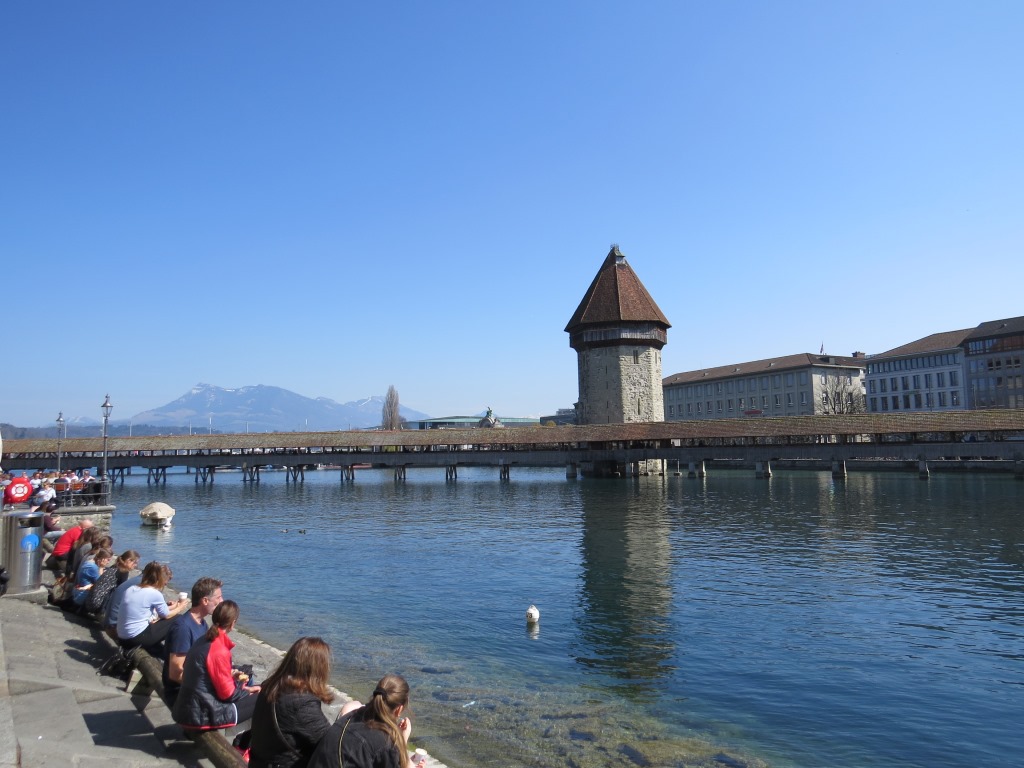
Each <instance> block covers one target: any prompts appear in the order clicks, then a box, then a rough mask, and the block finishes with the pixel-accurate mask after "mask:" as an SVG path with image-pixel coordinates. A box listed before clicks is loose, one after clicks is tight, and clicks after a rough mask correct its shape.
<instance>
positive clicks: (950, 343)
mask: <svg viewBox="0 0 1024 768" xmlns="http://www.w3.org/2000/svg"><path fill="white" fill-rule="evenodd" d="M973 332H974V329H973V328H965V329H963V330H960V331H944V332H943V333H933V334H932V335H931V336H925V337H924V338H923V339H918V340H917V341H912V342H910V343H909V344H904V345H903V346H902V347H896V349H890V350H889V351H888V352H882V353H881V354H878V355H872V356H871V358H872V360H877V359H878V358H880V357H905V356H907V355H924V354H927V353H929V352H941V351H942V350H945V349H956V348H957V347H959V346H960V344H961V343H963V340H964V339H966V338H967V337H968V336H970V335H971V333H973Z"/></svg>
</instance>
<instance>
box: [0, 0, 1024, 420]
mask: <svg viewBox="0 0 1024 768" xmlns="http://www.w3.org/2000/svg"><path fill="white" fill-rule="evenodd" d="M1022 29H1024V4H1021V3H1019V2H986V3H965V2H958V3H948V2H936V1H935V0H928V1H927V2H925V1H921V2H915V1H912V0H907V1H905V2H897V3H893V2H827V3H822V2H774V3H754V2H742V3H741V2H699V3H698V2H641V3H621V2H616V3H612V2H594V1H593V0H588V1H587V2H553V3H552V2H522V3H506V4H500V5H499V4H492V3H476V2H429V3H428V2H418V3H412V2H410V3H387V2H385V3H358V4H356V3H343V2H304V3H295V4H283V3H269V2H244V3H243V2H217V3H194V2H193V3H189V2H186V3H173V4H170V3H164V4H158V3H137V2H107V3H101V4H94V3H80V2H45V3H40V2H17V1H15V0H10V1H9V2H5V3H3V4H0V263H2V264H3V272H4V276H5V281H4V282H5V295H6V301H5V303H4V314H3V317H4V320H3V325H4V328H5V330H6V337H7V342H8V345H9V346H11V347H14V346H17V347H20V348H21V349H22V350H23V351H24V354H21V355H15V354H8V356H7V361H6V363H5V364H4V371H3V374H2V376H0V380H2V382H3V384H2V393H3V395H2V397H0V421H6V422H10V423H14V424H19V425H43V424H48V423H51V422H52V421H53V419H54V418H55V417H56V415H57V412H58V411H63V412H64V415H65V416H66V417H71V418H74V417H80V416H86V417H90V418H98V417H99V404H100V403H101V402H102V401H103V396H104V395H105V394H107V393H108V392H109V393H110V396H111V399H112V401H113V402H114V404H115V412H114V417H115V418H128V417H130V416H131V415H133V414H135V413H137V412H139V411H142V410H144V409H147V408H151V407H157V406H160V405H163V404H164V403H166V402H168V401H170V400H173V399H174V398H176V397H178V396H180V395H181V394H183V393H184V392H186V391H187V390H188V389H189V388H190V387H192V386H193V385H194V384H196V383H197V382H208V383H212V384H217V385H220V386H224V387H238V386H244V385H248V384H271V385H276V386H281V387H285V388H287V389H292V390H294V391H296V392H299V393H300V394H303V395H307V396H310V397H318V396H323V397H329V398H332V399H334V400H338V401H341V402H344V401H348V400H354V399H359V398H362V397H365V396H369V395H375V394H383V393H384V392H385V391H386V390H387V387H388V385H390V384H393V385H395V387H396V388H397V389H398V392H399V394H400V397H401V400H402V402H403V404H405V405H408V406H410V407H412V408H415V409H418V410H421V411H425V412H427V413H430V414H431V415H434V416H445V415H453V414H465V413H476V412H478V411H481V410H483V409H484V408H486V407H487V406H491V407H492V408H494V410H495V412H496V413H497V414H499V415H504V416H527V415H540V414H542V413H549V412H552V411H553V410H554V409H555V408H558V407H566V406H570V405H571V404H572V403H573V401H574V400H575V399H576V396H577V382H576V358H575V353H574V352H573V351H572V350H571V349H570V348H569V346H568V336H567V334H565V333H564V332H563V329H564V327H565V324H566V322H567V321H568V319H569V317H570V316H571V315H572V313H573V311H574V310H575V308H576V305H577V304H578V302H579V300H580V299H581V298H582V296H583V293H584V292H585V290H586V288H587V286H588V285H589V283H590V280H591V279H592V278H593V276H594V274H595V272H596V271H597V269H598V267H599V266H600V264H601V262H602V260H603V258H604V256H605V254H606V253H607V251H608V248H609V245H610V244H611V243H618V244H619V246H620V248H621V249H622V251H623V252H624V253H625V254H626V256H627V258H628V260H629V262H630V264H631V265H632V266H633V268H634V270H635V271H636V272H637V274H638V275H639V277H640V279H641V280H642V281H643V282H644V283H645V284H646V286H647V288H648V289H649V290H650V292H651V293H652V295H653V296H654V298H655V300H656V301H657V302H658V304H659V305H660V307H661V308H662V310H663V311H664V312H665V314H666V316H667V317H668V318H669V320H670V321H671V322H672V324H673V328H672V329H671V331H670V332H669V344H668V346H666V347H665V349H664V353H663V363H664V367H663V372H664V374H665V375H669V374H671V373H676V372H680V371H686V370H692V369H697V368H702V367H709V366H717V365H726V364H729V363H734V362H741V361H745V360H753V359H759V358H763V357H773V356H777V355H784V354H791V353H795V352H813V351H817V350H818V348H819V347H820V345H821V344H824V345H825V349H826V351H828V352H832V353H835V354H849V353H851V352H852V351H854V350H861V351H864V352H867V353H877V352H882V351H885V350H887V349H890V348H892V347H896V346H898V345H901V344H904V343H906V342H908V341H912V340H914V339H917V338H920V337H922V336H925V335H928V334H930V333H933V332H938V331H943V330H952V329H956V328H967V327H972V326H974V325H977V324H978V323H979V322H982V321H985V320H991V319H997V318H1001V317H1011V316H1017V315H1020V314H1024V301H1022V299H1021V295H1022V291H1021V285H1022V277H1024V258H1022V252H1024V248H1022V246H1024V234H1022V212H1024V193H1022V189H1024V181H1022V180H1024V167H1022V166H1024V152H1022V145H1024V139H1022V137H1024V106H1022V105H1024V99H1022V98H1021V75H1022V73H1024V47H1022V46H1021V45H1020V38H1021V32H1022Z"/></svg>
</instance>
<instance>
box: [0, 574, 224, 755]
mask: <svg viewBox="0 0 1024 768" xmlns="http://www.w3.org/2000/svg"><path fill="white" fill-rule="evenodd" d="M42 599H43V602H42V603H41V604H40V603H39V602H33V601H31V600H27V599H23V598H15V597H9V596H8V597H3V598H0V676H2V677H0V768H10V767H11V766H22V767H23V768H42V766H47V767H52V766H96V767H97V768H99V766H106V768H143V767H144V766H145V767H146V768H148V767H149V766H154V767H155V766H204V767H206V766H211V765H212V764H211V763H210V762H209V761H207V760H206V759H205V758H204V757H203V755H202V754H201V752H200V750H199V748H198V747H197V746H196V745H195V744H193V742H191V741H190V740H188V739H186V738H185V737H184V736H182V734H181V729H180V728H178V727H177V726H176V725H174V724H173V723H172V722H171V720H170V714H169V713H168V712H167V708H166V707H165V706H164V705H163V704H162V703H161V702H159V701H157V700H150V699H149V698H148V697H141V696H131V695H129V694H128V693H126V692H125V690H124V689H125V684H124V682H122V681H121V680H118V679H115V678H113V677H106V676H101V675H98V674H96V671H97V670H98V669H99V667H100V664H102V663H103V660H104V659H106V658H107V657H108V656H109V655H110V654H111V653H112V651H111V650H110V645H109V644H108V643H107V642H106V641H105V640H104V639H103V638H102V637H101V636H100V632H99V628H98V627H97V626H96V625H94V624H92V623H90V622H87V621H85V620H83V619H80V618H79V617H77V616H74V615H71V614H66V613H64V612H63V611H61V610H60V609H59V608H54V607H52V606H49V605H46V603H45V594H44V595H43V597H42ZM150 718H153V720H151V719H150ZM154 721H155V724H154Z"/></svg>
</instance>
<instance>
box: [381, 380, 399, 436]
mask: <svg viewBox="0 0 1024 768" xmlns="http://www.w3.org/2000/svg"><path fill="white" fill-rule="evenodd" d="M380 427H381V429H387V430H395V429H401V428H402V415H401V414H400V413H399V412H398V390H397V389H395V385H394V384H392V385H391V386H390V387H388V393H387V395H386V396H385V397H384V407H383V408H382V409H381V412H380Z"/></svg>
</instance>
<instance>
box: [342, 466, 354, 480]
mask: <svg viewBox="0 0 1024 768" xmlns="http://www.w3.org/2000/svg"><path fill="white" fill-rule="evenodd" d="M355 481H356V468H355V466H354V465H352V464H346V465H345V466H343V467H342V468H341V482H343V483H354V482H355Z"/></svg>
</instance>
